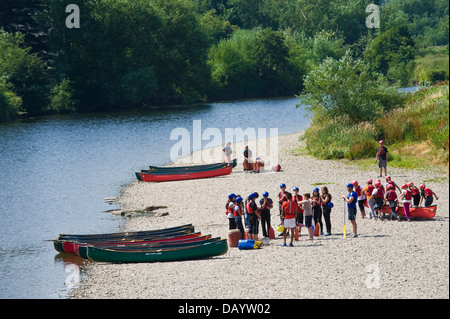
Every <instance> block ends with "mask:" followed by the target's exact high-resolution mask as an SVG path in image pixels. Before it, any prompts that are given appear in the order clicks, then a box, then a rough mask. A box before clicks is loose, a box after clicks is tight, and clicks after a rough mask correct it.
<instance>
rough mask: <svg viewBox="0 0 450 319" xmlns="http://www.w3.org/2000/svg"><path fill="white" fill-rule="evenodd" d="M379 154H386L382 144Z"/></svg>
mask: <svg viewBox="0 0 450 319" xmlns="http://www.w3.org/2000/svg"><path fill="white" fill-rule="evenodd" d="M377 154H378V155H385V154H386V149H385V148H384V147H383V146H380V147H379V148H378V150H377Z"/></svg>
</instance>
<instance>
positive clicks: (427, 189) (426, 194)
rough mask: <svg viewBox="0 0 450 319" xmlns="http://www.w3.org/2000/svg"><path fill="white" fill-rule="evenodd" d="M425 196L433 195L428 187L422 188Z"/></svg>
mask: <svg viewBox="0 0 450 319" xmlns="http://www.w3.org/2000/svg"><path fill="white" fill-rule="evenodd" d="M424 191H425V197H429V196H433V192H432V191H431V189H429V188H428V187H427V188H425V189H424Z"/></svg>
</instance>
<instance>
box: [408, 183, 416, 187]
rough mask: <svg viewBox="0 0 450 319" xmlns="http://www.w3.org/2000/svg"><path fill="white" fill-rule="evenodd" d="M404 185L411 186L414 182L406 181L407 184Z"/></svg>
mask: <svg viewBox="0 0 450 319" xmlns="http://www.w3.org/2000/svg"><path fill="white" fill-rule="evenodd" d="M406 185H408V187H411V186H414V183H413V182H408V184H406Z"/></svg>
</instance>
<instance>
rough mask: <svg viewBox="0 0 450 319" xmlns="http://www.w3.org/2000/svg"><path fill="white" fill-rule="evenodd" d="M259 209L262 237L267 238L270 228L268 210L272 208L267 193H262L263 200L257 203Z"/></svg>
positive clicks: (271, 202)
mask: <svg viewBox="0 0 450 319" xmlns="http://www.w3.org/2000/svg"><path fill="white" fill-rule="evenodd" d="M259 204H260V207H261V228H262V232H263V237H265V238H267V237H269V228H270V210H271V209H272V208H273V201H272V199H271V198H269V193H268V192H264V193H263V198H261V200H260V201H259Z"/></svg>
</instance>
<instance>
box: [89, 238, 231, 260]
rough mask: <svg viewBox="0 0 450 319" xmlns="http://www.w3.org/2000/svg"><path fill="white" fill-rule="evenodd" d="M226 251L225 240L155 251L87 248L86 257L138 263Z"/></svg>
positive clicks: (203, 255) (197, 257) (216, 253)
mask: <svg viewBox="0 0 450 319" xmlns="http://www.w3.org/2000/svg"><path fill="white" fill-rule="evenodd" d="M227 251H228V244H227V240H226V239H221V240H218V241H215V242H208V243H204V244H199V245H195V246H189V247H177V248H161V249H157V250H155V249H148V250H145V249H142V250H114V249H103V248H98V247H91V246H88V247H87V257H88V259H89V260H92V261H100V262H113V263H140V262H163V261H177V260H191V259H201V258H209V257H214V256H220V255H223V254H225V253H226V252H227Z"/></svg>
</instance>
